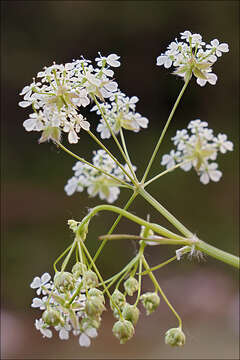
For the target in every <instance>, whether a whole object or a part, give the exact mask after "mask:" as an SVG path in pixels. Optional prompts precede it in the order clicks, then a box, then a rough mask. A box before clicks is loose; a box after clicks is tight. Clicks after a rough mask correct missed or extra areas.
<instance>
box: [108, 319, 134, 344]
mask: <svg viewBox="0 0 240 360" xmlns="http://www.w3.org/2000/svg"><path fill="white" fill-rule="evenodd" d="M112 331H113V335H114V336H116V338H118V339H119V341H120V344H125V342H126V341H128V340H130V339H131V338H132V337H133V335H134V327H133V324H132V323H131V322H130V321H128V320H119V321H117V322H116V323H115V324H114V325H113V329H112Z"/></svg>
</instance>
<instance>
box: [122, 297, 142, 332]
mask: <svg viewBox="0 0 240 360" xmlns="http://www.w3.org/2000/svg"><path fill="white" fill-rule="evenodd" d="M139 314H140V311H139V310H138V308H137V307H136V306H135V305H130V304H128V303H127V304H126V305H125V306H124V308H123V312H122V315H123V317H124V319H125V320H128V321H131V323H132V324H133V325H134V326H135V325H136V323H137V322H138V318H139Z"/></svg>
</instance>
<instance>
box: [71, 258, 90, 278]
mask: <svg viewBox="0 0 240 360" xmlns="http://www.w3.org/2000/svg"><path fill="white" fill-rule="evenodd" d="M86 271H87V267H86V265H85V264H82V263H80V262H77V263H76V264H75V265H73V267H72V273H73V276H74V277H75V278H79V276H81V275H83V273H84V272H86Z"/></svg>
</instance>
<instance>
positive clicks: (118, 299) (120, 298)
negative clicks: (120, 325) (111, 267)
mask: <svg viewBox="0 0 240 360" xmlns="http://www.w3.org/2000/svg"><path fill="white" fill-rule="evenodd" d="M113 303H115V304H116V305H117V306H118V307H119V309H120V310H122V309H123V307H124V305H125V304H126V297H125V296H124V295H123V293H121V291H119V290H118V289H115V290H114V292H113V294H112V300H111V301H110V306H111V309H112V310H114V309H116V307H115V306H114V304H113Z"/></svg>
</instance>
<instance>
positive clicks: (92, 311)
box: [85, 296, 105, 317]
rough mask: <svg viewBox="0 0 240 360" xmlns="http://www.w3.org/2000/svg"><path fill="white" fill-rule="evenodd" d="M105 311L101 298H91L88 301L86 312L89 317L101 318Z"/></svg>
mask: <svg viewBox="0 0 240 360" xmlns="http://www.w3.org/2000/svg"><path fill="white" fill-rule="evenodd" d="M103 310H105V306H104V305H103V303H102V301H101V299H100V298H99V297H97V296H91V298H90V299H87V301H86V305H85V311H86V314H87V315H88V316H89V317H96V316H100V315H101V314H102V312H103Z"/></svg>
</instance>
